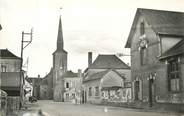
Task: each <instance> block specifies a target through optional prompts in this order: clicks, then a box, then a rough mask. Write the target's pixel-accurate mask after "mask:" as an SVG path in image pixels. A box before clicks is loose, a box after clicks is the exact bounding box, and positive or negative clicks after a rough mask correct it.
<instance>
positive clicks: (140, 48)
mask: <svg viewBox="0 0 184 116" xmlns="http://www.w3.org/2000/svg"><path fill="white" fill-rule="evenodd" d="M183 39H184V13H183V12H174V11H164V10H153V9H142V8H138V9H137V12H136V14H135V17H134V20H133V24H132V27H131V30H130V33H129V36H128V40H127V43H126V45H125V48H130V49H131V64H132V66H131V81H132V91H133V101H134V102H135V103H138V104H140V103H142V105H140V106H147V107H152V106H157V104H159V105H158V106H162V105H161V104H163V103H165V104H167V106H169V105H168V104H170V105H177V104H181V103H183V101H184V98H183V96H182V95H183V90H184V88H183V84H184V83H183V82H184V81H183V75H184V70H183V69H184V65H183V51H184V47H183V46H184V42H183Z"/></svg>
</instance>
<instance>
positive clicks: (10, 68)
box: [0, 59, 21, 72]
mask: <svg viewBox="0 0 184 116" xmlns="http://www.w3.org/2000/svg"><path fill="white" fill-rule="evenodd" d="M20 62H21V61H20V59H1V60H0V64H1V65H5V66H6V72H19V71H20ZM0 71H1V70H0Z"/></svg>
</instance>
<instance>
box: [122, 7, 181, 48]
mask: <svg viewBox="0 0 184 116" xmlns="http://www.w3.org/2000/svg"><path fill="white" fill-rule="evenodd" d="M140 15H142V16H143V17H144V19H145V20H146V21H147V22H148V24H149V25H150V26H151V28H152V29H153V30H154V32H155V33H156V34H167V35H180V36H183V35H184V33H183V32H184V13H182V12H173V11H163V10H153V9H141V8H138V9H137V12H136V15H135V17H134V21H133V24H132V27H131V30H130V33H129V36H128V40H127V43H126V45H125V48H130V47H131V39H132V38H133V35H134V32H135V29H136V25H137V21H138V19H139V17H140Z"/></svg>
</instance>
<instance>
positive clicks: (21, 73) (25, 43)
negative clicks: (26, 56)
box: [20, 28, 33, 108]
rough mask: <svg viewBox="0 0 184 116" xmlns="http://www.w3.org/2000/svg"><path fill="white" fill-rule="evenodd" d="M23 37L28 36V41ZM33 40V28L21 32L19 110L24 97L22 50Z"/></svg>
mask: <svg viewBox="0 0 184 116" xmlns="http://www.w3.org/2000/svg"><path fill="white" fill-rule="evenodd" d="M24 35H29V36H30V39H29V40H24ZM32 38H33V28H32V29H31V32H30V33H25V32H24V31H22V41H21V64H20V100H21V101H20V108H21V107H22V102H23V96H24V89H23V82H24V75H23V70H22V64H23V50H24V49H25V48H26V47H27V46H28V45H29V44H30V43H31V42H32Z"/></svg>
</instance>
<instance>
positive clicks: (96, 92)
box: [95, 87, 100, 96]
mask: <svg viewBox="0 0 184 116" xmlns="http://www.w3.org/2000/svg"><path fill="white" fill-rule="evenodd" d="M99 95H100V91H99V87H95V96H99Z"/></svg>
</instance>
